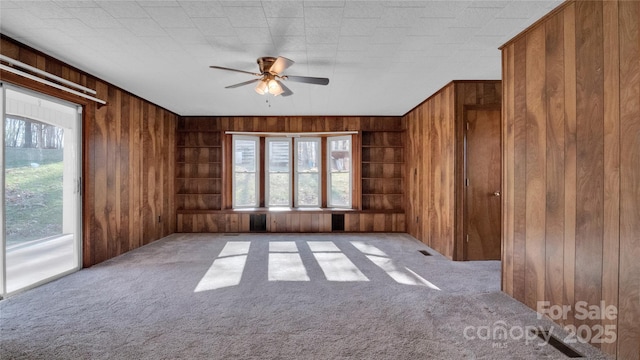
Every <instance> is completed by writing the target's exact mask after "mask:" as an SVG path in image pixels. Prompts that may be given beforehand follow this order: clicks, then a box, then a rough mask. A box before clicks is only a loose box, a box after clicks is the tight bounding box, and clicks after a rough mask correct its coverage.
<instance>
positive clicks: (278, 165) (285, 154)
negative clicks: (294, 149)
mask: <svg viewBox="0 0 640 360" xmlns="http://www.w3.org/2000/svg"><path fill="white" fill-rule="evenodd" d="M289 144H290V143H289V142H288V141H286V142H285V141H269V172H272V173H273V172H289Z"/></svg>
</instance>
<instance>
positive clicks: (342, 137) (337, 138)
mask: <svg viewBox="0 0 640 360" xmlns="http://www.w3.org/2000/svg"><path fill="white" fill-rule="evenodd" d="M340 140H349V196H348V198H349V202H348V203H347V204H346V205H342V204H333V203H332V202H331V199H332V196H331V146H330V143H331V141H340ZM326 154H327V164H326V166H327V185H326V187H327V208H340V209H351V208H352V207H353V136H351V135H340V136H327V148H326Z"/></svg>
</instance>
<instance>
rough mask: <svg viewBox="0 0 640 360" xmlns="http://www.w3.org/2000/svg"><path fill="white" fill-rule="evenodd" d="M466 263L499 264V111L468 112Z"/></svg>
mask: <svg viewBox="0 0 640 360" xmlns="http://www.w3.org/2000/svg"><path fill="white" fill-rule="evenodd" d="M465 121H466V123H467V130H466V134H465V143H466V147H465V153H466V154H465V160H466V179H465V181H466V187H465V190H466V191H465V204H466V209H465V220H466V221H465V225H466V231H465V235H466V239H464V259H465V260H500V256H501V234H500V231H501V200H500V195H501V186H500V184H501V176H502V169H501V167H502V161H501V145H500V142H501V140H500V139H501V137H500V109H472V108H470V109H466V110H465Z"/></svg>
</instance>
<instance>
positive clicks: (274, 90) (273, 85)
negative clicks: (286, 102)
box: [269, 79, 284, 96]
mask: <svg viewBox="0 0 640 360" xmlns="http://www.w3.org/2000/svg"><path fill="white" fill-rule="evenodd" d="M283 92H284V90H282V86H280V84H279V83H278V81H276V80H275V79H271V80H269V93H270V94H272V95H273V96H278V95H280V94H282V93H283Z"/></svg>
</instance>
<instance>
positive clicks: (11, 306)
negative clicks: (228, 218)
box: [0, 234, 604, 360]
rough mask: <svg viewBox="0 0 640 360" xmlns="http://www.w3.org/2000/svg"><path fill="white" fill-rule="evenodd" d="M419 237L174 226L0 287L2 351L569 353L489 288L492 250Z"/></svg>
mask: <svg viewBox="0 0 640 360" xmlns="http://www.w3.org/2000/svg"><path fill="white" fill-rule="evenodd" d="M418 250H427V251H431V252H432V253H433V251H432V250H430V249H428V248H427V247H426V246H424V245H423V244H421V243H420V242H418V241H416V240H415V239H414V238H412V237H410V236H408V235H404V234H363V235H349V234H323V235H310V234H304V235H300V234H295V235H294V234H291V235H268V234H241V235H238V236H224V235H216V234H189V235H187V234H174V235H171V236H169V237H167V238H165V239H162V240H160V241H157V242H155V243H152V244H150V245H147V246H145V247H143V248H140V249H137V250H135V251H132V252H129V253H127V254H125V255H123V256H120V257H118V258H115V259H112V260H110V261H107V262H105V263H103V264H100V265H97V266H94V267H92V268H89V269H84V270H81V271H79V272H77V273H74V274H72V275H70V276H67V277H64V278H62V279H60V280H57V281H54V282H52V283H49V284H47V285H44V286H41V287H38V288H36V289H33V290H30V291H27V292H25V293H22V294H19V295H16V296H13V297H11V298H9V299H6V300H3V301H0V340H1V343H0V359H3V360H5V359H563V358H566V357H565V356H564V355H563V354H561V353H560V352H559V351H558V350H556V349H554V348H553V347H551V346H549V345H544V343H543V342H542V341H541V340H538V339H535V340H534V339H532V336H531V335H528V334H526V333H525V332H526V331H528V330H530V329H531V328H533V327H541V328H544V329H546V330H549V329H552V331H553V333H554V334H558V335H560V336H561V337H562V333H561V332H560V329H559V327H558V326H557V325H555V324H553V323H552V322H550V321H547V320H544V319H543V320H539V319H537V316H536V313H535V312H534V311H532V310H530V309H528V308H527V307H525V306H524V305H522V304H520V303H519V302H517V301H515V300H513V299H511V298H510V297H508V296H507V295H505V294H503V293H502V292H500V285H499V284H500V263H499V262H496V261H490V262H452V261H449V260H447V259H445V258H443V257H442V256H439V255H438V254H435V253H434V255H433V256H424V255H422V254H420V253H419V252H418ZM502 328H504V331H503V332H501V331H502V330H501V329H502ZM504 334H506V336H502V335H504ZM574 347H575V348H576V350H578V351H579V352H581V353H582V354H584V355H585V356H586V357H588V358H590V359H594V358H604V356H603V355H602V354H601V353H600V352H598V351H597V350H596V349H594V348H592V347H590V346H588V345H585V344H580V343H578V344H575V346H574Z"/></svg>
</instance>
